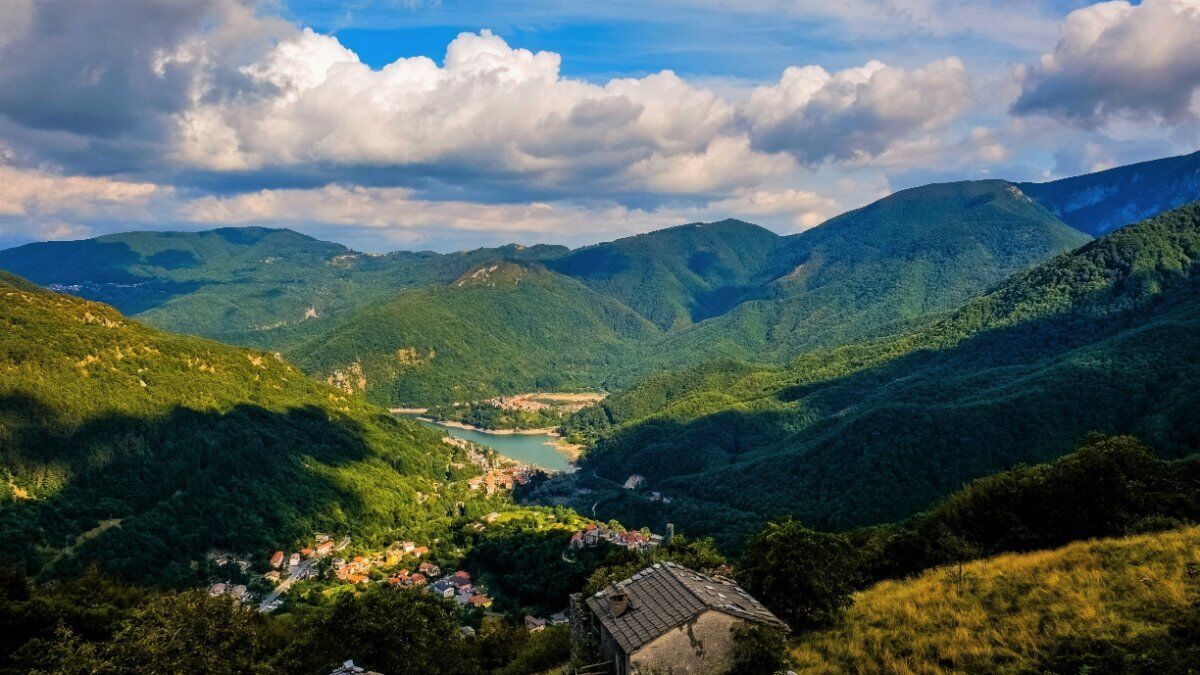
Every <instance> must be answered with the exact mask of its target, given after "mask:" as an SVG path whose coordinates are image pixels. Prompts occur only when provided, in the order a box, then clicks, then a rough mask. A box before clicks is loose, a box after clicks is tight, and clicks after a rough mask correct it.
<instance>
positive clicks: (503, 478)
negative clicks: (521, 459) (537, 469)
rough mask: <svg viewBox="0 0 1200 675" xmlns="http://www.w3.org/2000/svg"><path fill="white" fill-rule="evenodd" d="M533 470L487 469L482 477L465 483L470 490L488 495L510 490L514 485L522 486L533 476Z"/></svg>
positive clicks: (514, 468)
mask: <svg viewBox="0 0 1200 675" xmlns="http://www.w3.org/2000/svg"><path fill="white" fill-rule="evenodd" d="M533 472H534V469H532V468H530V467H526V466H515V467H504V468H500V469H488V470H487V471H486V472H484V473H483V475H480V476H475V477H474V478H471V479H470V480H468V481H467V485H469V486H470V487H471V489H472V490H483V491H484V492H485V493H487V494H488V495H491V494H494V493H495V492H496V491H497V490H511V489H513V486H514V485H524V484H526V483H528V482H529V480H530V478H531V477H532V476H533Z"/></svg>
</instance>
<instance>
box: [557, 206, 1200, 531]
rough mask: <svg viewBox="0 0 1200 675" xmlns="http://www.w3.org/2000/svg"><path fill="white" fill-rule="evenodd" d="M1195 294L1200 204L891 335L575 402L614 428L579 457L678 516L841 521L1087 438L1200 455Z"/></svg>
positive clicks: (900, 507) (900, 512)
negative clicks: (598, 402) (669, 499)
mask: <svg viewBox="0 0 1200 675" xmlns="http://www.w3.org/2000/svg"><path fill="white" fill-rule="evenodd" d="M1198 291H1200V204H1193V205H1190V206H1188V207H1184V208H1182V209H1179V210H1176V211H1173V212H1170V213H1167V214H1164V215H1162V216H1158V217H1156V218H1153V219H1151V220H1147V221H1144V222H1141V223H1138V224H1136V225H1132V226H1128V227H1126V228H1123V229H1121V230H1119V231H1117V232H1115V233H1113V234H1110V235H1108V236H1106V237H1104V238H1102V239H1100V240H1097V241H1094V242H1092V243H1089V244H1087V245H1085V246H1084V247H1082V248H1080V249H1079V250H1078V251H1075V252H1072V253H1070V254H1065V255H1061V256H1058V257H1056V258H1054V259H1052V260H1051V261H1049V262H1047V263H1045V264H1043V265H1040V266H1038V267H1035V268H1033V269H1032V270H1029V271H1027V272H1022V273H1019V274H1017V275H1015V276H1014V277H1013V278H1011V279H1010V280H1009V281H1007V282H1005V283H1004V284H1002V285H1000V286H999V287H998V288H996V289H995V290H994V291H992V292H990V293H988V294H986V295H984V296H982V297H980V298H978V299H976V300H973V301H971V302H969V303H967V304H966V305H964V306H963V307H962V308H961V309H959V310H956V311H954V312H953V313H951V314H949V315H948V316H946V317H944V318H941V319H938V320H934V321H931V322H929V323H927V324H926V325H924V326H922V327H920V328H917V329H915V330H913V331H911V332H908V333H906V334H904V335H901V336H898V337H893V338H888V339H884V340H881V341H876V342H868V343H863V344H858V345H851V346H846V347H840V348H836V349H832V350H826V351H819V352H814V353H811V354H807V355H805V356H802V357H801V358H799V359H797V360H796V361H794V362H793V363H791V364H790V365H789V366H787V367H785V368H747V367H745V366H738V367H737V368H739V369H741V371H742V372H736V371H735V372H734V374H733V375H730V374H728V373H727V372H725V370H726V369H722V368H719V367H714V366H709V367H706V368H703V369H693V370H690V371H680V372H676V373H673V374H671V373H668V374H661V375H658V376H656V377H653V378H651V379H650V380H648V381H647V382H646V383H645V384H643V385H641V386H638V387H635V388H633V389H632V390H630V391H628V392H625V393H622V394H620V395H616V396H613V397H611V398H610V399H609V400H608V401H606V402H605V403H604V404H603V409H601V410H597V409H592V410H588V411H585V412H583V413H581V414H580V415H579V417H578V421H577V424H578V427H579V428H580V429H583V430H587V429H589V428H592V429H594V428H596V427H597V426H599V427H604V426H605V425H606V424H609V423H612V422H615V423H616V424H617V426H616V427H615V428H609V429H607V430H606V431H603V432H602V434H601V436H602V437H601V439H600V441H599V443H598V444H597V445H596V446H595V447H594V448H593V449H592V450H591V452H589V454H588V455H587V458H586V468H587V469H588V470H595V471H598V472H599V473H600V474H601V475H604V476H607V477H610V478H613V479H617V480H624V478H625V477H626V476H628V475H629V474H632V473H638V474H642V475H644V476H645V477H646V478H647V479H648V480H649V485H650V489H654V490H662V491H663V492H664V493H667V494H671V495H674V496H676V497H677V499H676V500H675V503H673V504H672V506H671V507H670V508H671V509H674V510H675V511H676V512H679V513H684V512H686V511H687V510H688V509H689V508H690V507H689V503H690V504H691V505H692V506H694V505H695V504H705V503H709V504H712V505H713V507H714V508H717V507H719V508H733V509H737V510H739V511H741V512H744V513H750V514H758V515H760V516H761V515H773V514H780V513H790V514H793V515H795V516H797V517H799V518H802V519H803V520H805V521H806V522H809V523H813V524H816V525H818V526H822V527H834V528H840V527H848V526H853V525H859V524H866V523H872V522H884V521H890V520H895V519H896V518H899V517H903V516H905V515H907V514H910V513H913V512H915V511H917V510H919V509H921V508H924V507H926V506H928V505H929V504H930V503H931V502H932V501H933V500H935V499H936V498H938V497H939V496H941V495H944V494H946V493H948V492H949V491H951V490H953V489H954V488H956V487H958V486H959V485H960V484H961V483H962V482H963V481H964V480H967V479H970V478H973V477H976V476H982V475H986V474H989V473H992V472H995V471H998V470H1001V469H1004V468H1007V467H1009V466H1012V465H1013V464H1016V463H1018V462H1029V461H1042V460H1046V459H1049V458H1052V457H1054V456H1057V455H1058V454H1061V453H1063V452H1065V451H1067V450H1068V449H1070V448H1071V447H1073V445H1074V444H1075V443H1076V442H1078V441H1079V439H1080V438H1081V437H1082V436H1084V435H1085V434H1087V433H1089V432H1093V431H1099V432H1107V433H1132V434H1134V435H1136V436H1138V437H1139V438H1142V439H1143V440H1145V441H1146V442H1148V443H1149V444H1150V445H1151V446H1152V447H1154V448H1155V449H1156V450H1157V451H1159V452H1160V453H1162V454H1163V455H1165V456H1169V457H1170V456H1181V455H1183V454H1187V453H1190V452H1194V451H1195V450H1196V449H1197V448H1200V422H1198V421H1197V418H1196V416H1195V415H1194V410H1196V407H1197V405H1200V399H1198V396H1200V394H1197V391H1200V388H1198V385H1200V366H1198V364H1200V330H1198V329H1200V318H1198V317H1200V294H1198ZM663 391H672V392H676V394H675V395H669V396H663V394H662V392H663ZM701 510H703V509H701ZM677 518H678V517H677ZM676 522H680V521H679V520H678V519H677V520H676Z"/></svg>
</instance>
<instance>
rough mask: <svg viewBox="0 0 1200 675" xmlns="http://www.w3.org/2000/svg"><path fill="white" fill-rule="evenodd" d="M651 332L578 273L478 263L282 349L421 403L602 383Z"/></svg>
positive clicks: (314, 366) (310, 365) (377, 395)
mask: <svg viewBox="0 0 1200 675" xmlns="http://www.w3.org/2000/svg"><path fill="white" fill-rule="evenodd" d="M476 273H477V274H476ZM473 275H474V276H473ZM657 334H658V330H657V329H656V328H655V327H654V326H653V325H652V324H650V323H649V322H648V321H646V320H645V319H643V318H642V317H641V316H639V315H638V314H636V313H635V312H633V311H632V310H630V309H629V308H627V307H625V306H624V305H622V304H621V303H620V302H618V301H616V300H614V299H612V298H610V297H608V296H604V295H601V294H599V293H597V292H595V291H593V290H591V289H589V288H588V287H586V286H584V285H583V284H581V283H579V282H578V281H575V280H573V279H570V278H568V277H564V276H562V275H559V274H555V273H553V272H550V271H548V270H546V269H545V268H543V267H541V266H539V265H531V266H522V265H516V264H511V263H487V264H484V265H483V266H482V267H480V268H477V269H476V270H474V271H473V272H470V273H467V274H465V275H463V277H462V278H461V279H459V280H458V281H456V282H455V283H453V284H449V285H445V286H432V287H428V288H422V289H416V290H412V291H406V292H403V293H400V294H399V295H397V296H396V297H395V298H393V299H391V300H388V301H386V302H383V303H380V304H377V305H374V306H372V307H369V308H367V309H365V310H363V311H361V312H359V313H358V314H357V315H355V316H354V317H353V318H352V319H350V320H348V321H346V322H344V323H342V324H341V325H339V326H338V327H337V328H335V329H334V330H332V331H331V332H329V333H328V334H326V335H323V336H321V337H320V338H318V339H316V340H313V341H311V342H309V343H307V344H305V345H302V346H301V347H299V348H298V349H296V350H294V351H293V352H292V355H293V356H294V358H295V359H296V360H297V362H298V363H299V364H300V365H301V366H303V367H304V368H306V369H307V370H309V371H310V372H315V373H319V374H322V375H328V374H329V373H332V372H334V371H341V372H343V373H346V372H350V371H354V372H357V371H358V369H361V371H362V373H363V375H364V379H365V383H366V391H367V395H368V397H369V398H372V399H374V400H377V401H380V402H386V403H423V404H428V403H438V402H447V401H461V400H468V399H476V398H485V397H489V396H493V395H496V394H500V393H508V392H513V391H536V390H539V389H541V390H546V389H554V388H558V389H561V388H581V387H583V388H586V387H593V388H594V387H597V386H602V385H603V384H604V382H605V375H606V374H607V373H608V372H610V371H611V370H613V369H615V368H616V367H618V366H619V365H620V364H622V363H623V362H624V360H625V359H627V358H628V355H629V353H630V352H631V351H632V348H633V347H634V346H635V345H637V344H638V343H639V342H641V341H645V340H652V339H654V338H655V337H656V336H657ZM400 350H411V351H400ZM359 382H360V381H357V380H356V381H355V382H354V383H353V384H354V386H358V384H359Z"/></svg>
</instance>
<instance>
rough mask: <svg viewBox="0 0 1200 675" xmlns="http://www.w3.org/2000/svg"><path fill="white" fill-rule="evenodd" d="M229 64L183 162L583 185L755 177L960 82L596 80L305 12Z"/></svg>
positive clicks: (891, 138) (937, 76) (952, 110)
mask: <svg viewBox="0 0 1200 675" xmlns="http://www.w3.org/2000/svg"><path fill="white" fill-rule="evenodd" d="M240 72H241V73H242V74H244V75H245V76H246V77H247V78H249V80H250V84H251V86H250V88H249V89H246V90H243V91H240V92H238V94H237V95H236V96H235V95H220V96H218V95H216V92H215V91H213V92H206V93H204V94H203V95H200V96H197V97H196V99H197V104H196V105H194V106H193V107H191V108H189V109H187V110H185V111H183V112H182V113H180V114H179V115H178V116H177V123H178V126H177V134H176V146H175V155H174V156H175V158H176V159H177V160H178V161H179V162H181V163H183V164H185V165H187V166H192V167H198V168H203V169H208V170H215V171H230V170H237V171H253V170H260V169H269V168H278V167H295V166H306V165H318V164H333V165H351V166H363V165H366V166H379V167H388V166H391V167H421V168H423V169H425V170H430V171H433V172H434V173H438V172H441V173H449V174H453V175H455V176H459V177H462V176H490V177H494V178H499V179H503V180H508V181H512V180H516V181H518V182H519V184H520V185H521V186H522V187H523V188H525V189H527V190H533V191H537V190H569V191H573V192H575V193H576V194H578V193H579V188H580V187H581V186H586V188H587V189H588V190H589V191H590V192H591V193H592V194H593V195H595V194H616V193H627V192H630V191H633V192H649V193H664V194H714V193H718V192H723V191H729V190H732V189H739V188H746V187H751V186H755V185H758V184H760V183H761V181H763V180H764V179H765V178H768V177H774V176H779V175H781V174H787V173H792V172H794V171H795V169H796V165H795V162H794V161H793V160H792V158H791V157H788V156H787V155H791V156H792V157H795V158H797V159H800V160H801V161H804V162H807V163H817V162H821V161H824V160H826V159H835V160H843V159H851V158H853V159H855V160H856V161H859V162H861V161H864V160H866V159H869V158H870V157H872V156H875V155H878V154H880V153H882V152H884V151H886V150H887V149H888V148H889V147H890V146H891V145H893V144H894V143H896V142H897V141H900V140H902V139H904V138H906V137H908V136H909V135H911V134H912V133H914V132H919V131H923V132H929V131H934V130H938V129H941V128H942V127H944V126H945V124H946V123H947V122H948V121H950V120H951V119H953V118H954V117H956V116H957V115H959V114H960V113H961V112H962V111H963V109H964V107H965V105H966V104H967V103H968V102H969V101H970V98H971V94H970V85H969V82H968V80H967V77H966V73H965V70H964V68H963V65H962V63H961V62H960V61H958V60H957V59H947V60H944V61H938V62H935V63H931V64H929V65H928V66H926V67H924V68H918V69H913V70H905V69H901V68H892V67H888V66H885V65H884V64H882V63H879V62H871V63H869V64H867V65H865V66H863V67H861V68H852V69H847V70H843V71H840V72H837V73H834V74H832V75H831V74H829V73H827V72H826V71H824V70H823V69H821V68H819V67H815V66H809V67H806V68H789V69H788V70H787V71H786V72H785V73H784V74H783V77H782V79H781V81H780V82H779V83H778V84H776V85H771V86H766V87H760V88H759V89H756V90H755V91H754V92H753V94H752V95H751V96H750V99H749V101H748V102H746V101H736V100H729V99H727V98H725V97H723V96H721V95H718V94H717V93H715V92H714V91H712V90H711V89H709V88H707V87H704V86H698V85H695V84H691V83H689V82H687V81H686V80H684V79H683V78H680V77H679V76H677V75H676V74H675V73H672V72H670V71H663V72H660V73H655V74H651V75H648V76H645V77H641V78H623V79H614V80H611V81H609V82H608V83H606V84H604V85H598V84H592V83H588V82H584V81H580V80H573V79H570V78H566V77H563V76H562V75H561V73H560V57H559V56H558V55H557V54H554V53H551V52H536V53H535V52H531V51H528V50H525V49H516V48H513V47H510V46H509V45H508V44H507V43H506V42H505V41H504V40H503V39H501V38H500V37H499V36H496V35H494V34H492V33H491V32H489V31H483V32H481V33H479V34H472V33H463V34H461V35H459V36H458V37H457V38H456V39H455V40H454V41H453V42H451V43H450V45H449V47H448V48H447V52H446V58H445V62H444V64H443V65H438V64H437V63H435V62H434V61H433V60H431V59H428V58H425V57H414V58H407V59H400V60H398V61H395V62H394V63H391V64H389V65H387V66H385V67H384V68H382V69H379V70H374V69H372V68H370V67H368V66H367V65H365V64H363V63H361V62H360V61H359V59H358V58H357V56H356V55H355V54H354V53H353V52H351V51H350V50H348V49H346V48H345V47H344V46H342V45H341V44H340V43H339V42H338V41H337V39H336V38H334V37H331V36H326V35H319V34H317V33H314V32H312V31H311V30H307V29H305V30H303V31H297V32H296V33H295V34H294V35H292V36H291V37H289V38H288V39H286V40H283V41H281V42H280V43H279V44H278V45H276V46H275V47H274V48H273V49H272V50H271V51H270V52H269V53H267V54H265V55H263V56H262V57H261V58H260V59H258V60H257V61H256V62H254V63H252V64H249V65H245V66H243V67H242V68H241V69H240ZM214 86H216V85H214Z"/></svg>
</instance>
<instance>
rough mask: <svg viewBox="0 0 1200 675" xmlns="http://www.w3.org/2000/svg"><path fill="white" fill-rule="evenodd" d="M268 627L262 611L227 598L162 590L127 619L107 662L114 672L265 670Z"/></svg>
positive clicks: (193, 592) (200, 593)
mask: <svg viewBox="0 0 1200 675" xmlns="http://www.w3.org/2000/svg"><path fill="white" fill-rule="evenodd" d="M264 625H265V620H264V619H263V617H262V616H261V615H260V614H259V613H258V612H256V611H254V610H253V609H252V608H249V607H245V606H242V605H240V604H238V603H237V602H235V601H233V600H232V599H230V598H227V597H217V598H212V597H209V596H208V595H207V594H205V593H202V592H199V591H190V592H185V593H173V594H163V595H160V596H156V597H155V598H154V599H152V600H151V601H150V602H149V603H147V605H146V606H145V607H144V608H142V609H140V610H138V611H137V612H136V613H135V614H134V615H133V617H132V618H131V619H130V620H128V621H127V622H125V624H124V625H123V626H122V627H121V629H120V630H119V631H118V632H117V634H116V635H115V636H114V638H113V642H112V644H111V646H110V647H109V648H108V649H106V650H104V651H105V658H104V661H105V662H107V664H109V665H110V666H115V669H114V670H113V671H112V672H118V671H123V672H145V673H150V672H156V673H246V672H262V671H263V668H262V666H261V665H260V664H261V662H262V661H263V657H264V651H265V650H264V649H263V643H262V634H263V628H264ZM76 654H78V652H76ZM102 672H103V671H102Z"/></svg>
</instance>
